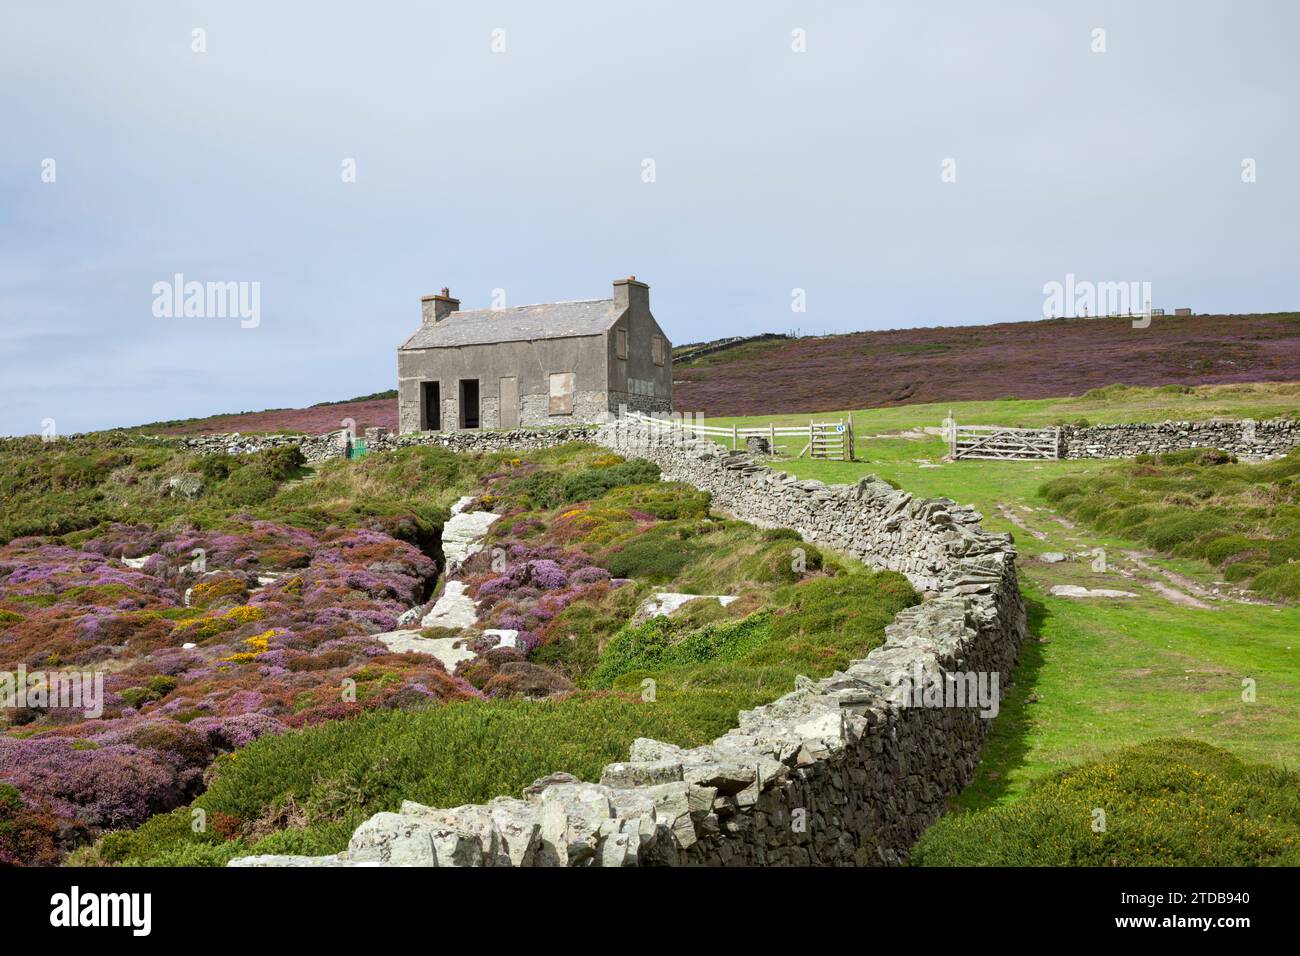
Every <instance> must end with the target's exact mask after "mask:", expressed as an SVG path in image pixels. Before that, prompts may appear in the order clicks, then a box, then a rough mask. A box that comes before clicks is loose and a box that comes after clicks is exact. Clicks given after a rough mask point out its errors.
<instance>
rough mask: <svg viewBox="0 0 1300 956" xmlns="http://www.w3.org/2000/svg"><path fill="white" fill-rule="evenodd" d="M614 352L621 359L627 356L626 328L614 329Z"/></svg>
mask: <svg viewBox="0 0 1300 956" xmlns="http://www.w3.org/2000/svg"><path fill="white" fill-rule="evenodd" d="M614 354H615V355H617V356H618V357H619V358H621V359H625V358H627V329H615V330H614Z"/></svg>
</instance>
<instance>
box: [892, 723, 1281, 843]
mask: <svg viewBox="0 0 1300 956" xmlns="http://www.w3.org/2000/svg"><path fill="white" fill-rule="evenodd" d="M911 862H912V864H913V865H916V866H1296V865H1300V775H1297V774H1296V773H1295V772H1294V771H1290V770H1282V769H1279V768H1276V767H1272V766H1267V765H1258V764H1254V765H1252V764H1246V763H1243V762H1242V761H1240V760H1238V759H1237V758H1236V757H1234V756H1233V755H1232V754H1230V753H1228V752H1226V751H1224V750H1221V749H1217V748H1214V747H1211V746H1209V745H1207V744H1202V743H1196V742H1193V741H1188V740H1158V741H1153V742H1151V743H1147V744H1142V745H1140V746H1137V747H1131V748H1127V749H1124V750H1121V751H1119V752H1118V753H1113V754H1111V755H1109V756H1107V757H1106V758H1104V759H1101V760H1098V761H1095V762H1090V763H1087V764H1084V765H1083V766H1079V767H1074V768H1071V769H1069V770H1065V771H1061V772H1059V773H1055V774H1051V775H1049V776H1047V777H1044V778H1042V779H1039V780H1037V781H1036V782H1035V783H1033V784H1032V785H1031V786H1030V787H1029V788H1028V789H1027V790H1026V791H1025V793H1024V795H1023V796H1022V797H1021V799H1019V800H1018V801H1016V802H1015V803H1014V804H1011V805H1008V806H997V807H991V808H988V809H984V810H980V811H976V812H971V813H956V814H949V815H947V816H946V817H944V818H943V819H941V820H940V821H939V822H938V823H937V824H935V825H934V826H933V827H931V828H930V829H929V830H928V831H927V832H926V833H925V835H924V836H923V837H922V838H921V840H920V842H919V843H918V844H917V846H916V847H915V849H914V850H913V852H912V856H911Z"/></svg>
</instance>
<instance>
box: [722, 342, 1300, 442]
mask: <svg viewBox="0 0 1300 956" xmlns="http://www.w3.org/2000/svg"><path fill="white" fill-rule="evenodd" d="M724 354H726V353H724ZM949 412H952V413H953V417H954V418H955V419H956V421H957V422H958V423H959V424H962V425H1010V426H1016V427H1024V428H1040V427H1043V426H1045V425H1059V424H1066V423H1074V422H1078V421H1081V420H1083V421H1087V422H1088V423H1090V424H1093V425H1106V424H1115V423H1119V422H1153V421H1166V420H1177V421H1182V420H1186V421H1203V420H1205V419H1208V418H1254V419H1267V418H1282V417H1293V418H1294V417H1297V416H1300V382H1260V383H1246V384H1236V385H1202V386H1196V387H1188V386H1182V385H1168V386H1162V387H1158V388H1143V387H1140V386H1130V385H1111V386H1108V387H1106V388H1096V389H1092V390H1091V391H1089V392H1087V393H1086V394H1084V395H1081V396H1072V397H1065V398H1037V399H1014V398H1008V399H1001V400H998V401H984V402H952V403H935V404H928V405H895V406H891V407H889V408H868V409H844V410H841V411H836V412H816V413H814V414H811V415H809V414H797V415H766V416H751V417H748V418H710V419H708V424H710V425H723V426H727V427H730V426H731V425H732V424H740V425H766V424H768V423H769V422H771V423H772V424H775V425H806V424H808V422H809V420H810V419H812V420H816V421H819V422H823V421H838V420H839V419H840V418H847V417H848V416H849V415H852V416H853V425H854V427H855V428H856V430H857V434H858V436H859V442H861V441H862V440H864V439H866V438H867V437H868V436H871V435H875V434H882V433H888V432H898V431H905V430H907V429H911V428H921V427H935V428H937V427H939V426H940V425H941V424H942V422H943V420H944V419H945V418H946V417H947V416H948V413H949ZM795 451H796V452H797V451H798V449H797V448H796V449H795Z"/></svg>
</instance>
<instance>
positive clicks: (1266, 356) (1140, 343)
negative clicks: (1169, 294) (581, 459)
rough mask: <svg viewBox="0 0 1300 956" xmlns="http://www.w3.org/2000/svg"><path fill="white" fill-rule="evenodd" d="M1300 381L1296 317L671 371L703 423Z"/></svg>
mask: <svg viewBox="0 0 1300 956" xmlns="http://www.w3.org/2000/svg"><path fill="white" fill-rule="evenodd" d="M1295 379H1300V313H1294V312H1288V313H1274V314H1270V315H1198V316H1192V317H1190V318H1172V317H1158V318H1155V319H1153V320H1152V321H1151V325H1150V327H1149V328H1145V329H1135V328H1133V327H1132V325H1131V323H1130V322H1129V321H1128V320H1126V319H1053V320H1043V321H1039V322H1003V323H999V324H997V325H981V326H962V327H945V328H929V329H897V330H893V331H887V332H855V333H852V334H849V335H837V336H827V337H823V338H804V339H795V340H790V341H780V340H776V341H773V342H764V343H761V344H759V345H757V346H751V347H750V348H748V349H745V350H735V351H729V352H721V353H718V354H716V355H712V356H709V361H708V362H707V364H705V363H701V364H699V365H693V364H687V365H684V366H678V367H676V368H675V369H674V396H673V404H674V405H675V406H676V408H677V409H678V410H681V411H692V412H703V413H704V414H706V415H708V416H710V417H716V416H732V415H765V414H775V413H779V412H823V411H837V410H840V409H846V408H878V407H882V406H889V405H913V404H919V403H925V402H960V401H978V400H990V399H1000V398H1006V397H1009V396H1015V397H1016V398H1046V397H1049V396H1059V395H1081V394H1082V393H1084V392H1086V391H1088V390H1089V389H1092V388H1098V387H1101V386H1106V385H1113V384H1116V383H1122V384H1126V385H1202V384H1216V383H1229V382H1264V381H1286V380H1295Z"/></svg>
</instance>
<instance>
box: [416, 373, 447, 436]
mask: <svg viewBox="0 0 1300 956" xmlns="http://www.w3.org/2000/svg"><path fill="white" fill-rule="evenodd" d="M420 416H421V417H420V429H421V430H422V431H426V432H437V431H442V396H441V395H440V394H439V389H438V383H437V382H421V383H420Z"/></svg>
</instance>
